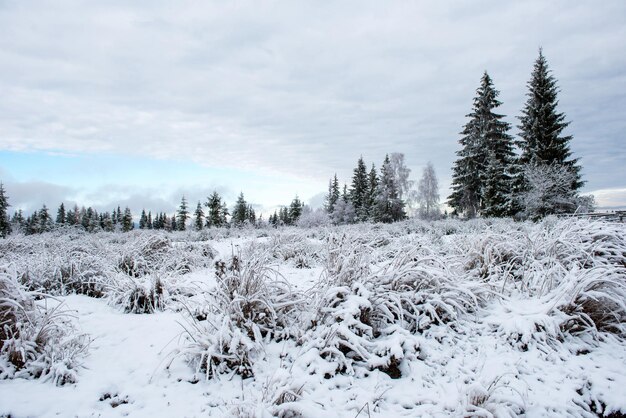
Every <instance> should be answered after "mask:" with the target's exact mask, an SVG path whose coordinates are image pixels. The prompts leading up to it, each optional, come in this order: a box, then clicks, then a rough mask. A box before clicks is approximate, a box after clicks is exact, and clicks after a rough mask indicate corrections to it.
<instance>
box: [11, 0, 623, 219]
mask: <svg viewBox="0 0 626 418" xmlns="http://www.w3.org/2000/svg"><path fill="white" fill-rule="evenodd" d="M540 46H542V47H543V50H544V54H545V55H546V57H547V59H548V62H549V65H550V67H551V69H552V70H553V74H554V75H555V77H556V78H557V79H558V82H559V86H560V88H561V93H560V96H559V98H560V104H559V110H560V111H562V112H565V114H566V115H567V119H568V120H570V121H571V125H570V126H569V128H568V129H567V133H568V134H571V135H573V136H574V139H573V141H572V143H571V148H572V150H573V153H574V155H575V156H576V157H579V158H580V162H581V164H582V166H583V174H584V178H585V179H586V180H587V184H586V186H585V189H584V191H585V192H593V193H594V194H595V195H596V198H597V200H598V201H599V203H600V204H601V205H603V206H623V205H626V151H625V149H626V147H625V146H624V145H625V143H626V138H625V136H624V135H625V134H624V133H625V132H626V54H625V53H624V51H626V2H624V1H622V0H616V1H611V0H605V1H602V2H597V1H579V2H571V1H550V2H545V1H524V2H512V1H511V2H505V1H495V0H494V1H472V2H467V1H445V2H441V1H420V2H408V1H390V2H380V1H360V0H359V1H341V2H334V1H321V2H319V1H318V2H300V1H282V2H281V1H276V2H275V1H267V2H265V1H261V2H259V1H249V2H248V1H232V2H223V1H220V2H217V1H216V2H209V1H193V2H191V1H190V2H185V1H177V2H173V1H171V2H164V1H158V0H144V1H134V2H129V1H126V0H119V1H118V0H112V1H105V2H91V1H60V0H54V1H37V2H34V1H26V0H19V1H18V0H0V181H2V182H3V183H4V185H5V189H6V190H7V193H8V195H9V198H10V203H11V204H12V205H13V206H14V207H16V208H17V207H21V208H23V209H25V210H27V211H29V210H32V209H36V208H38V207H41V205H42V204H43V203H46V204H47V205H48V206H51V207H56V206H58V204H59V203H60V202H61V201H64V202H66V204H72V203H74V202H78V203H79V204H85V205H94V206H95V207H96V208H98V209H100V210H103V209H106V210H110V209H111V208H112V207H113V206H114V205H115V206H116V205H118V204H121V205H122V206H124V205H129V206H130V207H131V208H132V209H133V210H141V208H142V207H146V208H150V209H152V210H159V211H160V210H165V211H172V210H174V208H175V206H176V205H177V204H178V202H179V200H180V197H181V196H182V195H183V194H185V195H186V196H187V197H188V199H189V200H191V201H192V203H194V204H195V202H196V201H197V200H200V199H201V200H204V199H205V198H206V196H207V195H208V194H210V193H211V192H212V191H213V190H217V191H218V192H220V193H221V194H222V195H223V196H224V197H226V199H227V200H228V201H229V202H230V203H232V202H234V200H235V198H236V195H237V194H238V193H239V192H240V191H243V192H244V194H245V196H246V198H247V199H248V201H250V202H252V203H254V204H256V205H258V206H257V207H258V208H259V209H260V210H267V209H271V208H273V207H275V206H276V205H279V204H286V203H288V202H289V201H291V199H292V198H293V197H294V196H295V195H296V194H298V195H299V196H300V197H301V198H302V199H303V200H305V201H307V200H309V199H313V200H314V201H319V196H318V197H317V198H316V195H319V193H322V192H324V191H325V189H326V187H327V182H328V179H329V178H330V177H331V176H332V175H333V174H334V173H335V172H336V173H337V174H338V176H339V178H340V180H341V181H346V182H348V181H349V177H350V174H351V170H352V168H353V167H354V166H355V164H356V160H357V159H358V158H359V156H360V155H362V156H363V157H364V159H365V160H366V162H367V163H368V164H371V163H376V165H377V166H380V163H381V161H382V160H383V158H384V155H385V153H390V152H402V153H404V154H405V155H406V160H407V163H408V165H409V166H410V168H411V169H412V173H413V174H412V177H413V178H414V179H417V178H418V177H419V176H420V174H421V171H422V169H423V167H424V166H425V165H426V163H427V162H428V161H429V160H430V161H432V162H433V163H434V165H435V169H436V171H437V173H438V176H439V179H440V186H441V195H442V197H445V196H447V194H448V188H449V185H450V176H451V166H452V163H453V161H454V159H455V151H456V150H457V149H458V139H459V135H458V132H459V131H460V130H461V127H462V125H463V124H464V123H465V121H466V119H465V116H464V115H466V114H467V113H468V112H469V111H470V109H471V104H472V98H473V97H474V94H475V90H476V88H477V87H478V84H479V80H480V77H481V75H482V73H483V71H485V70H487V71H488V72H489V73H490V75H491V76H492V78H493V80H494V83H495V86H496V88H498V89H499V90H500V91H501V95H500V99H501V100H502V101H503V105H502V107H501V113H504V114H505V115H507V120H508V121H509V122H510V123H512V124H513V125H515V124H516V119H515V117H516V116H517V115H519V113H520V109H521V108H522V106H523V103H524V101H525V98H524V95H525V91H526V83H527V81H528V79H529V76H530V72H531V70H532V65H533V62H534V60H535V58H536V57H537V51H538V48H539V47H540ZM516 132H517V129H514V133H516Z"/></svg>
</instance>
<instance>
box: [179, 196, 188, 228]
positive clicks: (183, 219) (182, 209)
mask: <svg viewBox="0 0 626 418" xmlns="http://www.w3.org/2000/svg"><path fill="white" fill-rule="evenodd" d="M176 218H177V219H176V227H177V229H178V230H179V231H184V230H185V227H186V224H187V219H189V208H188V207H187V200H186V199H185V196H183V198H182V199H181V201H180V206H179V207H178V212H177V214H176Z"/></svg>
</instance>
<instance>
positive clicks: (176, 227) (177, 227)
mask: <svg viewBox="0 0 626 418" xmlns="http://www.w3.org/2000/svg"><path fill="white" fill-rule="evenodd" d="M178 230H180V225H178V222H177V221H176V215H172V219H170V224H169V229H168V231H170V232H171V231H178Z"/></svg>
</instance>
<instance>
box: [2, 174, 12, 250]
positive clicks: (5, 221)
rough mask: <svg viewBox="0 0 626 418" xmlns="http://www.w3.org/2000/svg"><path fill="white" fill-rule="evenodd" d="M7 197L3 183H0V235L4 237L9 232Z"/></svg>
mask: <svg viewBox="0 0 626 418" xmlns="http://www.w3.org/2000/svg"><path fill="white" fill-rule="evenodd" d="M9 206H10V205H9V199H8V197H7V195H6V194H5V191H4V185H3V184H2V183H0V237H2V238H6V237H7V236H8V235H9V234H10V233H11V223H10V222H9V214H8V208H9Z"/></svg>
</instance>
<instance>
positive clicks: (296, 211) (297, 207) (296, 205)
mask: <svg viewBox="0 0 626 418" xmlns="http://www.w3.org/2000/svg"><path fill="white" fill-rule="evenodd" d="M303 207H304V204H303V203H302V202H301V201H300V198H298V196H297V195H296V197H295V198H294V199H293V200H292V201H291V204H290V205H289V221H290V224H295V223H296V222H297V221H298V219H299V218H300V215H302V208H303Z"/></svg>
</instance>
